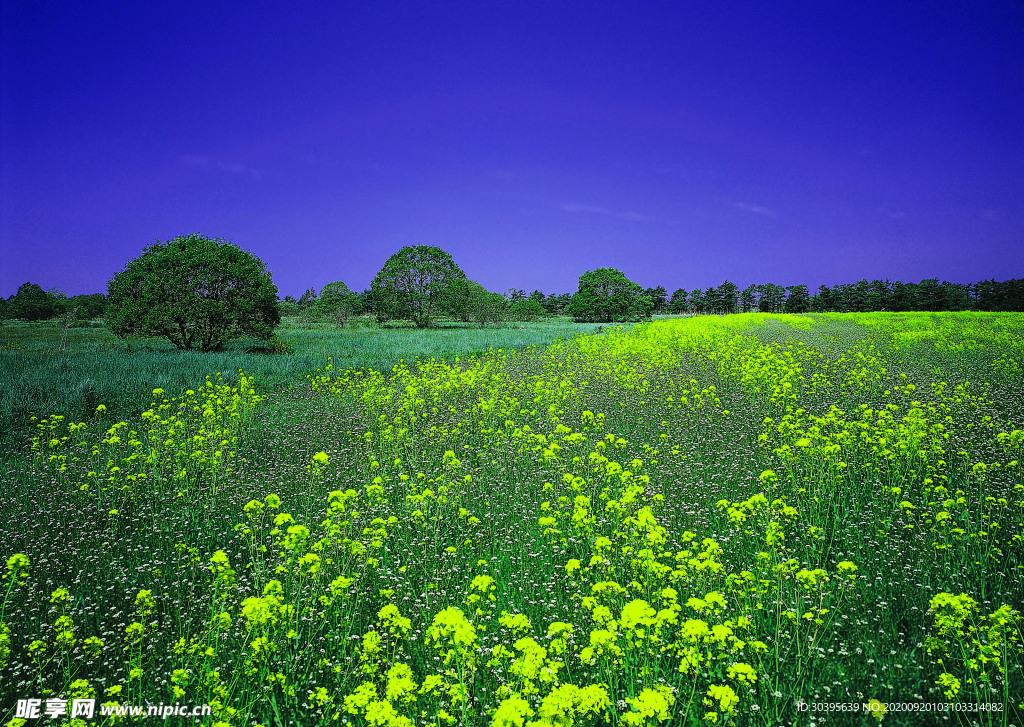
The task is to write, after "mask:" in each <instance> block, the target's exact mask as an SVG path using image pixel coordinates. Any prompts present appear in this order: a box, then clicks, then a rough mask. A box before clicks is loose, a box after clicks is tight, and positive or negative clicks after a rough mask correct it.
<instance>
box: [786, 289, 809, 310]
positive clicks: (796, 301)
mask: <svg viewBox="0 0 1024 727" xmlns="http://www.w3.org/2000/svg"><path fill="white" fill-rule="evenodd" d="M786 290H787V291H789V295H788V296H786V312H787V313H806V312H807V311H809V310H810V309H811V295H810V293H809V292H808V290H807V286H806V285H790V286H788V287H787V288H786Z"/></svg>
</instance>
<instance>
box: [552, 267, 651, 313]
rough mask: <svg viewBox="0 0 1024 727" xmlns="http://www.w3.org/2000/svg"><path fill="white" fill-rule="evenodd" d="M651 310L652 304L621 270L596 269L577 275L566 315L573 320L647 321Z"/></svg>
mask: <svg viewBox="0 0 1024 727" xmlns="http://www.w3.org/2000/svg"><path fill="white" fill-rule="evenodd" d="M653 309H654V301H652V300H651V299H650V298H648V297H647V296H646V295H644V294H643V289H642V288H641V287H640V285H639V284H637V283H634V282H633V281H631V280H629V278H627V277H626V276H625V274H624V273H623V272H622V271H621V270H616V269H615V268H598V269H597V270H588V271H587V272H585V273H583V275H581V276H580V287H579V290H577V291H576V293H575V294H574V295H573V296H572V301H571V302H570V303H569V305H568V307H567V308H566V313H568V314H569V315H571V316H572V317H573V318H575V319H576V320H577V321H589V322H595V323H611V322H612V321H628V320H638V319H641V318H650V316H651V311H652V310H653Z"/></svg>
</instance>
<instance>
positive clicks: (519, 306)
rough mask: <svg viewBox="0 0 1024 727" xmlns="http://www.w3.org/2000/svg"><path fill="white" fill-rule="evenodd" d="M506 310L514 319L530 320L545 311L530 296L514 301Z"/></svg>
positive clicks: (538, 316) (540, 315)
mask: <svg viewBox="0 0 1024 727" xmlns="http://www.w3.org/2000/svg"><path fill="white" fill-rule="evenodd" d="M508 310H509V316H510V317H511V318H512V320H514V321H532V320H535V319H537V318H540V317H542V316H543V315H544V314H545V313H546V311H545V310H544V306H542V305H541V304H540V303H538V302H537V301H535V300H533V299H530V298H527V299H526V300H517V301H515V302H514V303H512V304H510V305H509V307H508Z"/></svg>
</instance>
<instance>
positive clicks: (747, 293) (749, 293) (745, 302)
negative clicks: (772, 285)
mask: <svg viewBox="0 0 1024 727" xmlns="http://www.w3.org/2000/svg"><path fill="white" fill-rule="evenodd" d="M755 308H757V286H756V285H754V284H753V283H751V284H750V285H748V286H747V287H746V288H744V289H743V292H742V293H740V310H741V311H743V312H744V313H750V312H751V311H752V310H754V309H755Z"/></svg>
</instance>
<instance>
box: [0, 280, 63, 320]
mask: <svg viewBox="0 0 1024 727" xmlns="http://www.w3.org/2000/svg"><path fill="white" fill-rule="evenodd" d="M9 302H10V304H11V306H10V315H11V317H12V318H24V319H25V320H26V321H44V320H46V319H47V318H53V317H54V316H55V315H57V313H58V312H59V305H58V300H57V297H56V296H55V295H54V294H53V293H47V292H46V291H45V290H43V289H42V288H41V287H39V286H38V285H36V284H35V283H25V284H24V285H22V286H21V287H20V288H18V292H17V293H15V295H14V296H13V297H12V298H10V299H9Z"/></svg>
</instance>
